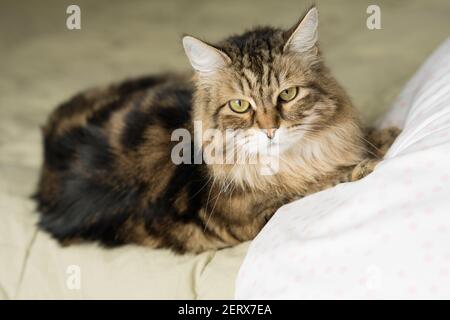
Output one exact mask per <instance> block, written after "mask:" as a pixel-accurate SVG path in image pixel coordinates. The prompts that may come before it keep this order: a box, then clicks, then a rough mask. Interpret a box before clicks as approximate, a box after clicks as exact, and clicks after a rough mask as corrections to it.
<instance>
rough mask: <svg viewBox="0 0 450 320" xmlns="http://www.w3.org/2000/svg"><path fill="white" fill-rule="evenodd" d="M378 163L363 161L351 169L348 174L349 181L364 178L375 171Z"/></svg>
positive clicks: (375, 160)
mask: <svg viewBox="0 0 450 320" xmlns="http://www.w3.org/2000/svg"><path fill="white" fill-rule="evenodd" d="M380 161H381V160H380V159H364V160H363V161H361V162H360V163H358V164H357V165H356V166H355V167H354V168H353V170H352V172H351V174H350V181H357V180H359V179H362V178H364V177H365V176H367V175H368V174H370V173H371V172H372V171H373V170H374V169H375V167H376V166H377V164H378V163H380Z"/></svg>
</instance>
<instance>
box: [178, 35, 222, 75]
mask: <svg viewBox="0 0 450 320" xmlns="http://www.w3.org/2000/svg"><path fill="white" fill-rule="evenodd" d="M183 47H184V51H185V52H186V55H187V57H188V58H189V62H190V63H191V65H192V67H193V68H194V70H195V71H197V72H199V73H202V74H211V73H214V72H215V71H217V70H219V69H222V68H224V67H226V66H227V64H229V63H230V58H229V57H228V56H227V55H226V54H225V53H224V52H222V51H220V50H218V49H216V48H214V47H213V46H211V45H209V44H206V43H204V42H203V41H201V40H198V39H196V38H194V37H191V36H185V37H183Z"/></svg>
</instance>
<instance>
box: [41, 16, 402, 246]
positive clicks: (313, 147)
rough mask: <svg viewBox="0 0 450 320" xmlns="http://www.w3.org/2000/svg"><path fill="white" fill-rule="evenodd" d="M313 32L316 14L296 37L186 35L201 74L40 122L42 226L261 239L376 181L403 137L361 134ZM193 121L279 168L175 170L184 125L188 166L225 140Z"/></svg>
mask: <svg viewBox="0 0 450 320" xmlns="http://www.w3.org/2000/svg"><path fill="white" fill-rule="evenodd" d="M317 25H318V13H317V9H316V8H314V7H313V8H311V9H310V10H309V11H308V12H307V13H306V14H305V15H304V17H303V18H302V19H301V20H300V21H299V22H298V23H297V24H296V25H295V26H294V27H292V28H291V29H289V30H281V29H275V28H269V27H265V28H256V29H254V30H252V31H248V32H245V33H244V34H242V35H238V36H232V37H229V38H227V39H225V40H223V41H221V42H219V43H217V44H215V45H210V44H208V43H206V42H203V41H201V40H198V39H196V38H193V37H190V36H185V37H184V38H183V46H184V49H185V52H186V54H187V57H188V58H189V61H190V63H191V65H192V67H193V68H194V70H195V74H194V76H193V77H191V76H183V75H180V76H177V75H160V76H149V77H144V78H140V79H136V80H131V81H126V82H123V83H120V84H117V85H112V86H109V87H107V88H96V89H92V90H88V91H86V92H83V93H81V94H78V95H76V96H75V97H73V98H72V99H70V100H69V101H68V102H66V103H64V104H62V105H60V106H59V107H58V108H57V109H56V110H55V111H54V112H53V113H52V114H51V116H50V118H49V120H48V122H47V124H46V125H45V127H44V128H43V134H44V164H43V166H42V172H41V178H40V182H39V186H38V191H37V193H36V195H35V198H36V199H37V202H38V207H39V211H40V212H41V216H40V222H39V226H40V227H41V228H42V229H44V230H46V231H48V232H49V233H50V234H51V235H52V236H53V237H54V238H56V239H58V240H59V241H60V242H61V243H62V244H69V243H71V242H74V241H83V240H88V241H89V240H90V241H98V242H100V243H101V244H103V245H105V246H115V245H121V244H125V243H136V244H140V245H144V246H149V247H152V248H170V249H172V250H174V251H176V252H179V253H184V252H194V253H198V252H202V251H204V250H210V249H218V248H224V247H228V246H232V245H235V244H238V243H240V242H242V241H246V240H249V239H252V238H254V237H255V235H256V234H257V233H258V232H259V231H260V230H261V228H262V227H263V226H264V225H265V223H266V222H267V221H268V219H270V217H271V216H272V215H273V214H274V212H275V211H276V210H277V209H278V208H279V207H280V206H282V205H283V204H285V203H287V202H289V201H292V200H294V199H298V198H301V197H303V196H305V195H307V194H310V193H313V192H317V191H319V190H323V189H324V188H327V187H330V186H333V185H335V184H337V183H340V182H346V181H353V180H357V179H360V178H362V177H363V176H365V175H366V174H368V173H370V172H371V170H372V169H373V168H374V166H375V164H376V163H377V161H378V159H379V158H380V157H382V156H383V150H385V149H386V148H387V146H389V145H390V144H391V143H392V141H393V139H394V138H395V136H396V135H397V134H398V130H397V129H395V128H393V129H388V130H384V131H382V132H377V131H372V132H371V133H370V134H368V133H367V132H365V131H363V130H362V128H361V125H360V122H359V120H358V116H357V113H356V111H355V109H354V107H353V106H352V104H351V102H350V100H349V98H348V96H347V94H346V93H345V92H344V90H343V89H342V88H341V87H340V86H339V84H338V83H337V82H336V80H335V79H334V78H333V77H332V76H331V75H330V73H329V71H328V69H327V68H326V67H325V65H324V62H323V60H322V57H321V53H320V50H319V47H318V44H317V35H318V33H317ZM194 123H200V124H201V127H202V129H203V130H208V129H216V130H217V131H218V132H225V131H226V130H230V129H231V130H234V131H233V132H235V134H234V136H233V137H234V138H235V142H236V146H235V147H233V148H231V152H232V155H235V154H237V153H238V152H240V153H243V154H244V155H245V156H246V157H248V158H255V157H259V158H261V159H264V160H265V161H266V164H267V163H269V167H270V164H271V163H274V162H277V167H276V170H273V172H270V174H263V173H262V169H263V165H262V164H261V163H260V162H257V163H249V162H243V163H238V162H231V163H229V162H227V163H217V162H212V163H206V161H205V160H207V159H204V161H202V163H201V164H198V163H195V162H194V161H192V162H191V161H187V162H184V163H179V164H176V163H175V162H174V161H173V154H172V151H173V148H174V147H175V146H176V145H177V143H178V142H177V141H172V140H173V139H172V133H173V132H174V131H175V130H176V129H180V128H185V129H187V131H188V132H189V133H191V134H192V137H193V140H192V143H191V144H190V145H189V147H191V148H188V149H187V150H191V154H189V155H188V158H190V157H191V156H192V157H194V155H195V154H196V153H202V152H203V153H205V152H204V150H205V148H207V147H208V146H210V145H211V144H215V145H219V146H220V145H221V144H222V142H220V141H219V142H218V138H217V137H215V136H214V137H212V138H211V139H206V138H205V137H204V136H200V137H198V136H195V137H194ZM256 145H258V146H259V147H258V148H256V147H255V146H256ZM227 148H228V147H227ZM227 148H225V149H227ZM227 150H228V149H227ZM267 150H269V151H267ZM270 150H277V152H272V151H270ZM185 152H186V151H185ZM183 156H186V154H184V155H183ZM206 158H208V156H206Z"/></svg>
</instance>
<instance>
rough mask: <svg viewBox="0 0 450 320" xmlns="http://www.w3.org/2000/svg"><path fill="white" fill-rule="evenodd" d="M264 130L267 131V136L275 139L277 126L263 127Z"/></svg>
mask: <svg viewBox="0 0 450 320" xmlns="http://www.w3.org/2000/svg"><path fill="white" fill-rule="evenodd" d="M263 131H264V132H265V133H266V135H267V138H269V139H273V138H274V137H275V131H277V128H270V129H263Z"/></svg>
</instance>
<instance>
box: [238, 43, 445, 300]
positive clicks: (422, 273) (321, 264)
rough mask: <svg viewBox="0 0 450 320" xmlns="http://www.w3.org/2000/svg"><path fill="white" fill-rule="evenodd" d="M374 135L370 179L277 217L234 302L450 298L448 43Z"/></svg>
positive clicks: (253, 250)
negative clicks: (388, 142)
mask: <svg viewBox="0 0 450 320" xmlns="http://www.w3.org/2000/svg"><path fill="white" fill-rule="evenodd" d="M379 125H380V127H384V126H390V125H397V126H399V127H402V128H403V132H402V133H401V135H400V136H399V137H398V138H397V140H396V141H395V143H394V144H393V145H392V147H391V149H390V150H389V152H388V154H387V155H386V157H385V159H384V160H383V162H382V163H380V164H379V165H378V166H377V168H376V170H375V171H374V172H373V173H372V174H370V175H369V176H367V177H365V178H364V179H362V180H360V181H357V182H352V183H345V184H340V185H338V186H336V187H335V188H332V189H328V190H325V191H323V192H319V193H316V194H313V195H311V196H308V197H306V198H303V199H301V200H298V201H295V202H293V203H290V204H288V205H286V206H284V207H282V208H280V209H279V210H278V212H277V213H276V214H275V216H274V217H273V218H272V219H271V220H270V221H269V223H268V224H267V226H266V227H265V228H264V229H263V230H262V232H261V233H260V234H259V235H258V236H257V238H256V239H255V240H254V241H253V242H252V244H251V245H250V248H249V251H248V254H247V256H246V258H245V260H244V263H243V265H242V267H241V269H240V271H239V275H238V278H237V282H236V294H235V297H236V298H238V299H449V298H450V38H449V39H447V41H446V42H444V43H443V44H442V45H441V46H440V48H439V49H438V50H437V51H436V52H435V53H434V54H433V55H432V56H431V57H430V58H429V59H428V60H427V61H426V63H425V64H424V65H423V66H422V67H421V69H420V70H419V71H418V73H417V74H416V75H415V76H414V77H413V78H412V79H411V80H410V81H409V83H408V84H407V85H406V87H405V88H404V90H403V92H402V93H401V94H400V96H399V97H398V99H397V100H396V102H395V103H394V105H393V106H392V108H391V111H390V112H389V113H388V114H387V115H386V117H385V118H384V119H382V120H381V121H380V123H379Z"/></svg>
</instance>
